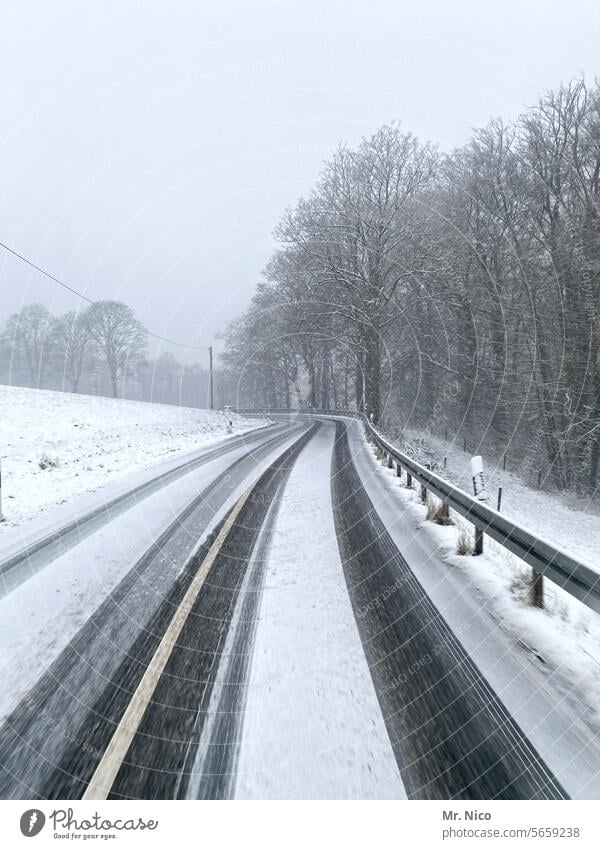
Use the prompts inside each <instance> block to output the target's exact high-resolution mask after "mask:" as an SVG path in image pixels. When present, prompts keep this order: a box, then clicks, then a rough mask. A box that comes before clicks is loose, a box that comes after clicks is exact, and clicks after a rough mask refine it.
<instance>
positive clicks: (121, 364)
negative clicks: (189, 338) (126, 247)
mask: <svg viewBox="0 0 600 849" xmlns="http://www.w3.org/2000/svg"><path fill="white" fill-rule="evenodd" d="M147 350H148V335H147V331H146V329H145V328H144V326H143V325H142V323H141V322H140V321H139V320H138V319H137V318H136V316H135V314H134V312H133V310H132V309H131V307H129V306H127V304H124V303H121V302H120V301H98V302H96V303H94V304H92V305H91V306H90V307H88V308H87V309H86V310H84V311H82V312H75V311H73V312H68V313H66V314H65V315H61V316H53V315H51V313H50V312H49V310H48V309H47V308H46V307H45V306H43V305H42V304H29V305H27V306H25V307H23V309H22V310H21V311H20V312H18V313H16V314H15V315H12V316H10V317H9V319H8V320H7V322H6V324H5V326H4V328H2V330H1V332H0V382H2V383H7V384H13V385H16V386H30V387H36V388H39V389H55V390H61V391H68V392H83V393H88V394H95V395H109V396H112V397H114V398H117V397H122V398H130V399H134V400H142V401H157V402H160V403H165V404H177V405H183V406H188V407H207V406H208V391H209V378H208V371H207V369H206V367H205V366H204V365H203V364H201V363H198V361H197V357H196V356H193V360H194V361H192V362H190V360H191V359H192V356H191V355H187V356H188V359H187V361H183V362H182V361H180V360H178V359H177V358H176V357H175V356H174V355H173V354H172V353H171V352H170V351H166V352H163V353H161V354H160V355H159V356H158V357H157V358H156V359H150V358H149V357H148V356H147ZM215 395H216V401H217V402H218V401H219V400H221V398H220V396H221V395H222V390H221V380H220V378H219V376H218V375H217V377H216V379H215Z"/></svg>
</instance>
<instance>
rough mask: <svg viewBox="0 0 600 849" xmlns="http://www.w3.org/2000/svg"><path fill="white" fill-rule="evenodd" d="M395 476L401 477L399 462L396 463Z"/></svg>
mask: <svg viewBox="0 0 600 849" xmlns="http://www.w3.org/2000/svg"><path fill="white" fill-rule="evenodd" d="M396 477H397V478H401V477H402V466H401V465H400V463H396Z"/></svg>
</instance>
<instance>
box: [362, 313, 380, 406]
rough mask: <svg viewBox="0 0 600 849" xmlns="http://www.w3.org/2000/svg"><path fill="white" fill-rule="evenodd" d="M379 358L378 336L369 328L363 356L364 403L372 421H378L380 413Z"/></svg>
mask: <svg viewBox="0 0 600 849" xmlns="http://www.w3.org/2000/svg"><path fill="white" fill-rule="evenodd" d="M380 360H381V353H380V350H379V336H378V334H377V331H375V330H370V331H369V336H368V338H367V353H366V357H365V396H366V397H365V404H366V405H367V406H368V411H367V412H368V414H369V416H370V415H371V414H372V415H373V421H374V422H378V421H379V416H380V414H381V410H380V397H379V390H380V386H379V372H380Z"/></svg>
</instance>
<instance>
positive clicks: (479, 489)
mask: <svg viewBox="0 0 600 849" xmlns="http://www.w3.org/2000/svg"><path fill="white" fill-rule="evenodd" d="M471 477H472V478H473V493H474V494H475V498H476V499H477V500H478V501H487V500H488V498H487V492H486V491H485V480H484V477H483V458H482V457H481V455H480V454H477V455H476V456H475V457H471ZM473 554H483V531H482V530H481V528H478V527H477V525H475V548H474V550H473Z"/></svg>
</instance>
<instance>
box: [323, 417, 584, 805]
mask: <svg viewBox="0 0 600 849" xmlns="http://www.w3.org/2000/svg"><path fill="white" fill-rule="evenodd" d="M332 494H333V504H334V516H335V524H336V531H337V535H338V541H339V546H340V553H341V557H342V562H343V566H344V573H345V577H346V583H347V586H348V591H349V594H350V598H351V601H352V605H353V609H354V613H355V616H356V620H357V624H358V628H359V632H360V635H361V639H362V641H363V646H364V649H365V653H366V655H367V660H368V662H369V667H370V670H371V675H372V678H373V682H374V685H375V690H376V692H377V697H378V699H379V702H380V705H381V708H382V712H383V716H384V719H385V722H386V726H387V729H388V734H389V736H390V740H391V743H392V746H393V749H394V752H395V754H396V759H397V762H398V766H399V769H400V771H401V774H402V778H403V781H404V784H405V787H406V790H407V794H408V796H409V798H413V799H562V798H568V797H567V794H566V793H565V791H564V790H563V788H562V787H561V786H560V785H559V783H558V782H557V780H556V779H555V778H554V776H553V775H552V773H551V772H550V770H549V769H548V767H547V766H546V765H545V763H544V762H543V761H542V759H541V757H540V756H539V755H538V754H537V752H536V751H535V749H534V748H533V746H532V745H531V743H530V742H529V741H528V740H527V738H526V737H525V735H524V734H523V732H522V731H521V729H520V728H519V726H518V725H517V724H516V723H515V722H514V720H513V719H512V717H511V716H510V714H509V713H508V711H507V710H506V708H505V707H504V705H503V703H502V702H501V701H500V699H499V698H498V697H497V695H496V694H495V693H494V692H493V690H492V689H491V687H490V686H489V685H488V683H487V682H486V681H485V679H484V678H483V676H482V675H481V673H480V672H479V670H478V669H477V667H476V666H475V664H474V663H473V662H472V661H471V659H470V658H469V657H468V655H467V654H466V653H465V651H464V649H463V647H462V645H461V644H460V643H459V641H458V640H457V639H456V637H455V636H454V634H453V632H452V631H451V630H450V628H449V626H448V625H447V623H446V621H445V620H444V618H443V616H442V615H441V614H440V612H439V611H438V610H437V608H436V607H435V606H434V604H433V603H432V602H431V600H430V599H429V597H428V596H427V594H426V593H425V590H424V589H423V587H422V586H421V584H420V583H419V581H418V580H417V578H416V577H415V575H414V574H413V573H412V571H411V569H410V567H409V565H408V564H407V562H406V561H405V559H404V558H403V556H402V554H401V553H400V552H399V551H398V549H397V547H396V546H395V544H394V542H393V540H392V538H391V537H390V535H389V533H388V532H387V530H386V529H385V526H384V525H383V523H382V521H381V519H380V518H379V516H378V514H377V513H376V511H375V509H374V507H373V504H372V503H371V501H370V499H369V497H368V495H367V493H366V491H365V490H364V487H363V486H362V482H361V480H360V477H359V475H358V473H357V471H356V469H355V466H354V463H353V461H352V457H351V454H350V448H349V444H348V437H347V432H346V425H345V424H343V423H342V422H338V423H336V442H335V449H334V456H333V464H332Z"/></svg>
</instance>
